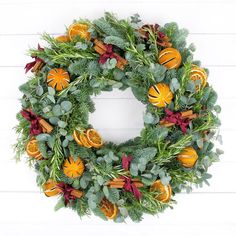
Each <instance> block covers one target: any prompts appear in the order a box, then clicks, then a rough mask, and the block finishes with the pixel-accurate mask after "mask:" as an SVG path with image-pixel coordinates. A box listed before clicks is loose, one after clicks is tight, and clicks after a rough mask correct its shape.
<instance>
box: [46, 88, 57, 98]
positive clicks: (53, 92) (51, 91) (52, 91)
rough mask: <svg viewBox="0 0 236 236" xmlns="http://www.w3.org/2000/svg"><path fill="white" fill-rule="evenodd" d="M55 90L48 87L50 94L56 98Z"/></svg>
mask: <svg viewBox="0 0 236 236" xmlns="http://www.w3.org/2000/svg"><path fill="white" fill-rule="evenodd" d="M55 93H56V92H55V89H54V88H52V87H48V94H49V95H51V96H54V95H55Z"/></svg>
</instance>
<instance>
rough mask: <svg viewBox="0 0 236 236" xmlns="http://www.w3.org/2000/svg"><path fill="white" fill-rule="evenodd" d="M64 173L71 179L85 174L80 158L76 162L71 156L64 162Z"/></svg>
mask: <svg viewBox="0 0 236 236" xmlns="http://www.w3.org/2000/svg"><path fill="white" fill-rule="evenodd" d="M63 172H64V174H65V175H66V176H68V177H69V178H77V177H78V176H81V175H82V174H83V173H84V163H83V161H82V160H81V159H80V157H78V158H77V160H76V161H74V159H73V157H71V156H70V157H68V159H66V160H65V161H64V164H63Z"/></svg>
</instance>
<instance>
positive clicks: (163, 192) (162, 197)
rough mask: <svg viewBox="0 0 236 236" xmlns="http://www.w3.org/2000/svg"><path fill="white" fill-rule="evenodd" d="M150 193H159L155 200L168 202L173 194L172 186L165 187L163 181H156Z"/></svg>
mask: <svg viewBox="0 0 236 236" xmlns="http://www.w3.org/2000/svg"><path fill="white" fill-rule="evenodd" d="M150 191H152V192H153V191H158V192H159V194H158V195H157V196H156V197H155V198H156V199H157V200H158V201H161V202H168V201H169V200H170V198H171V194H172V189H171V186H170V185H169V184H168V185H164V184H163V183H162V182H161V180H156V181H155V182H154V183H153V184H152V186H151V187H150Z"/></svg>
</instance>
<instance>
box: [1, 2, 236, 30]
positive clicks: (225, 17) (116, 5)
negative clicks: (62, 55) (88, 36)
mask: <svg viewBox="0 0 236 236" xmlns="http://www.w3.org/2000/svg"><path fill="white" fill-rule="evenodd" d="M1 2H2V3H0V4H1V7H0V22H8V23H7V24H4V23H3V24H1V34H32V33H34V34H35V33H42V32H44V31H47V32H50V33H61V32H64V25H69V24H70V23H71V22H72V20H73V19H78V18H79V17H86V18H90V19H92V18H97V17H100V16H101V15H102V14H103V12H104V11H112V12H115V13H117V14H118V15H119V16H120V17H128V16H130V15H131V14H135V13H137V12H138V13H139V14H140V15H141V16H142V19H143V21H145V22H146V23H152V22H157V23H159V24H161V25H162V24H164V23H166V22H171V21H177V22H178V23H179V25H181V26H184V27H186V28H188V29H189V30H190V31H191V32H192V33H213V34H218V33H227V34H232V33H236V29H235V27H234V19H235V1H234V0H206V1H204V0H200V1H198V0H191V1H189V0H181V1H175V0H167V1H166V0H165V1H164V0H162V1H156V0H152V1H151V0H149V1H143V0H138V1H137V0H129V1H124V0H123V1H122V0H121V1H119V0H112V1H110V0H102V1H99V4H98V3H97V1H96V0H92V1H91V0H89V1H88V0H86V1H76V0H73V1H67V4H65V2H64V1H63V0H60V1H55V0H54V1H52V0H50V1H47V0H43V1H40V0H36V1H34V0H25V1H22V0H20V1H17V0H13V1H12V0H11V1H8V0H2V1H1ZM223 10H224V13H223V12H222V11H223ZM20 13H23V14H20ZM14 16H15V17H14ZM17 16H19V17H17ZM16 18H17V20H16ZM16 22H17V23H16Z"/></svg>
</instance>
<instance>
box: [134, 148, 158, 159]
mask: <svg viewBox="0 0 236 236" xmlns="http://www.w3.org/2000/svg"><path fill="white" fill-rule="evenodd" d="M156 154H157V149H156V148H155V147H147V148H143V149H138V150H136V151H135V152H134V157H135V158H137V159H140V158H144V159H146V161H147V162H148V161H151V160H152V159H153V158H154V157H155V156H156Z"/></svg>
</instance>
